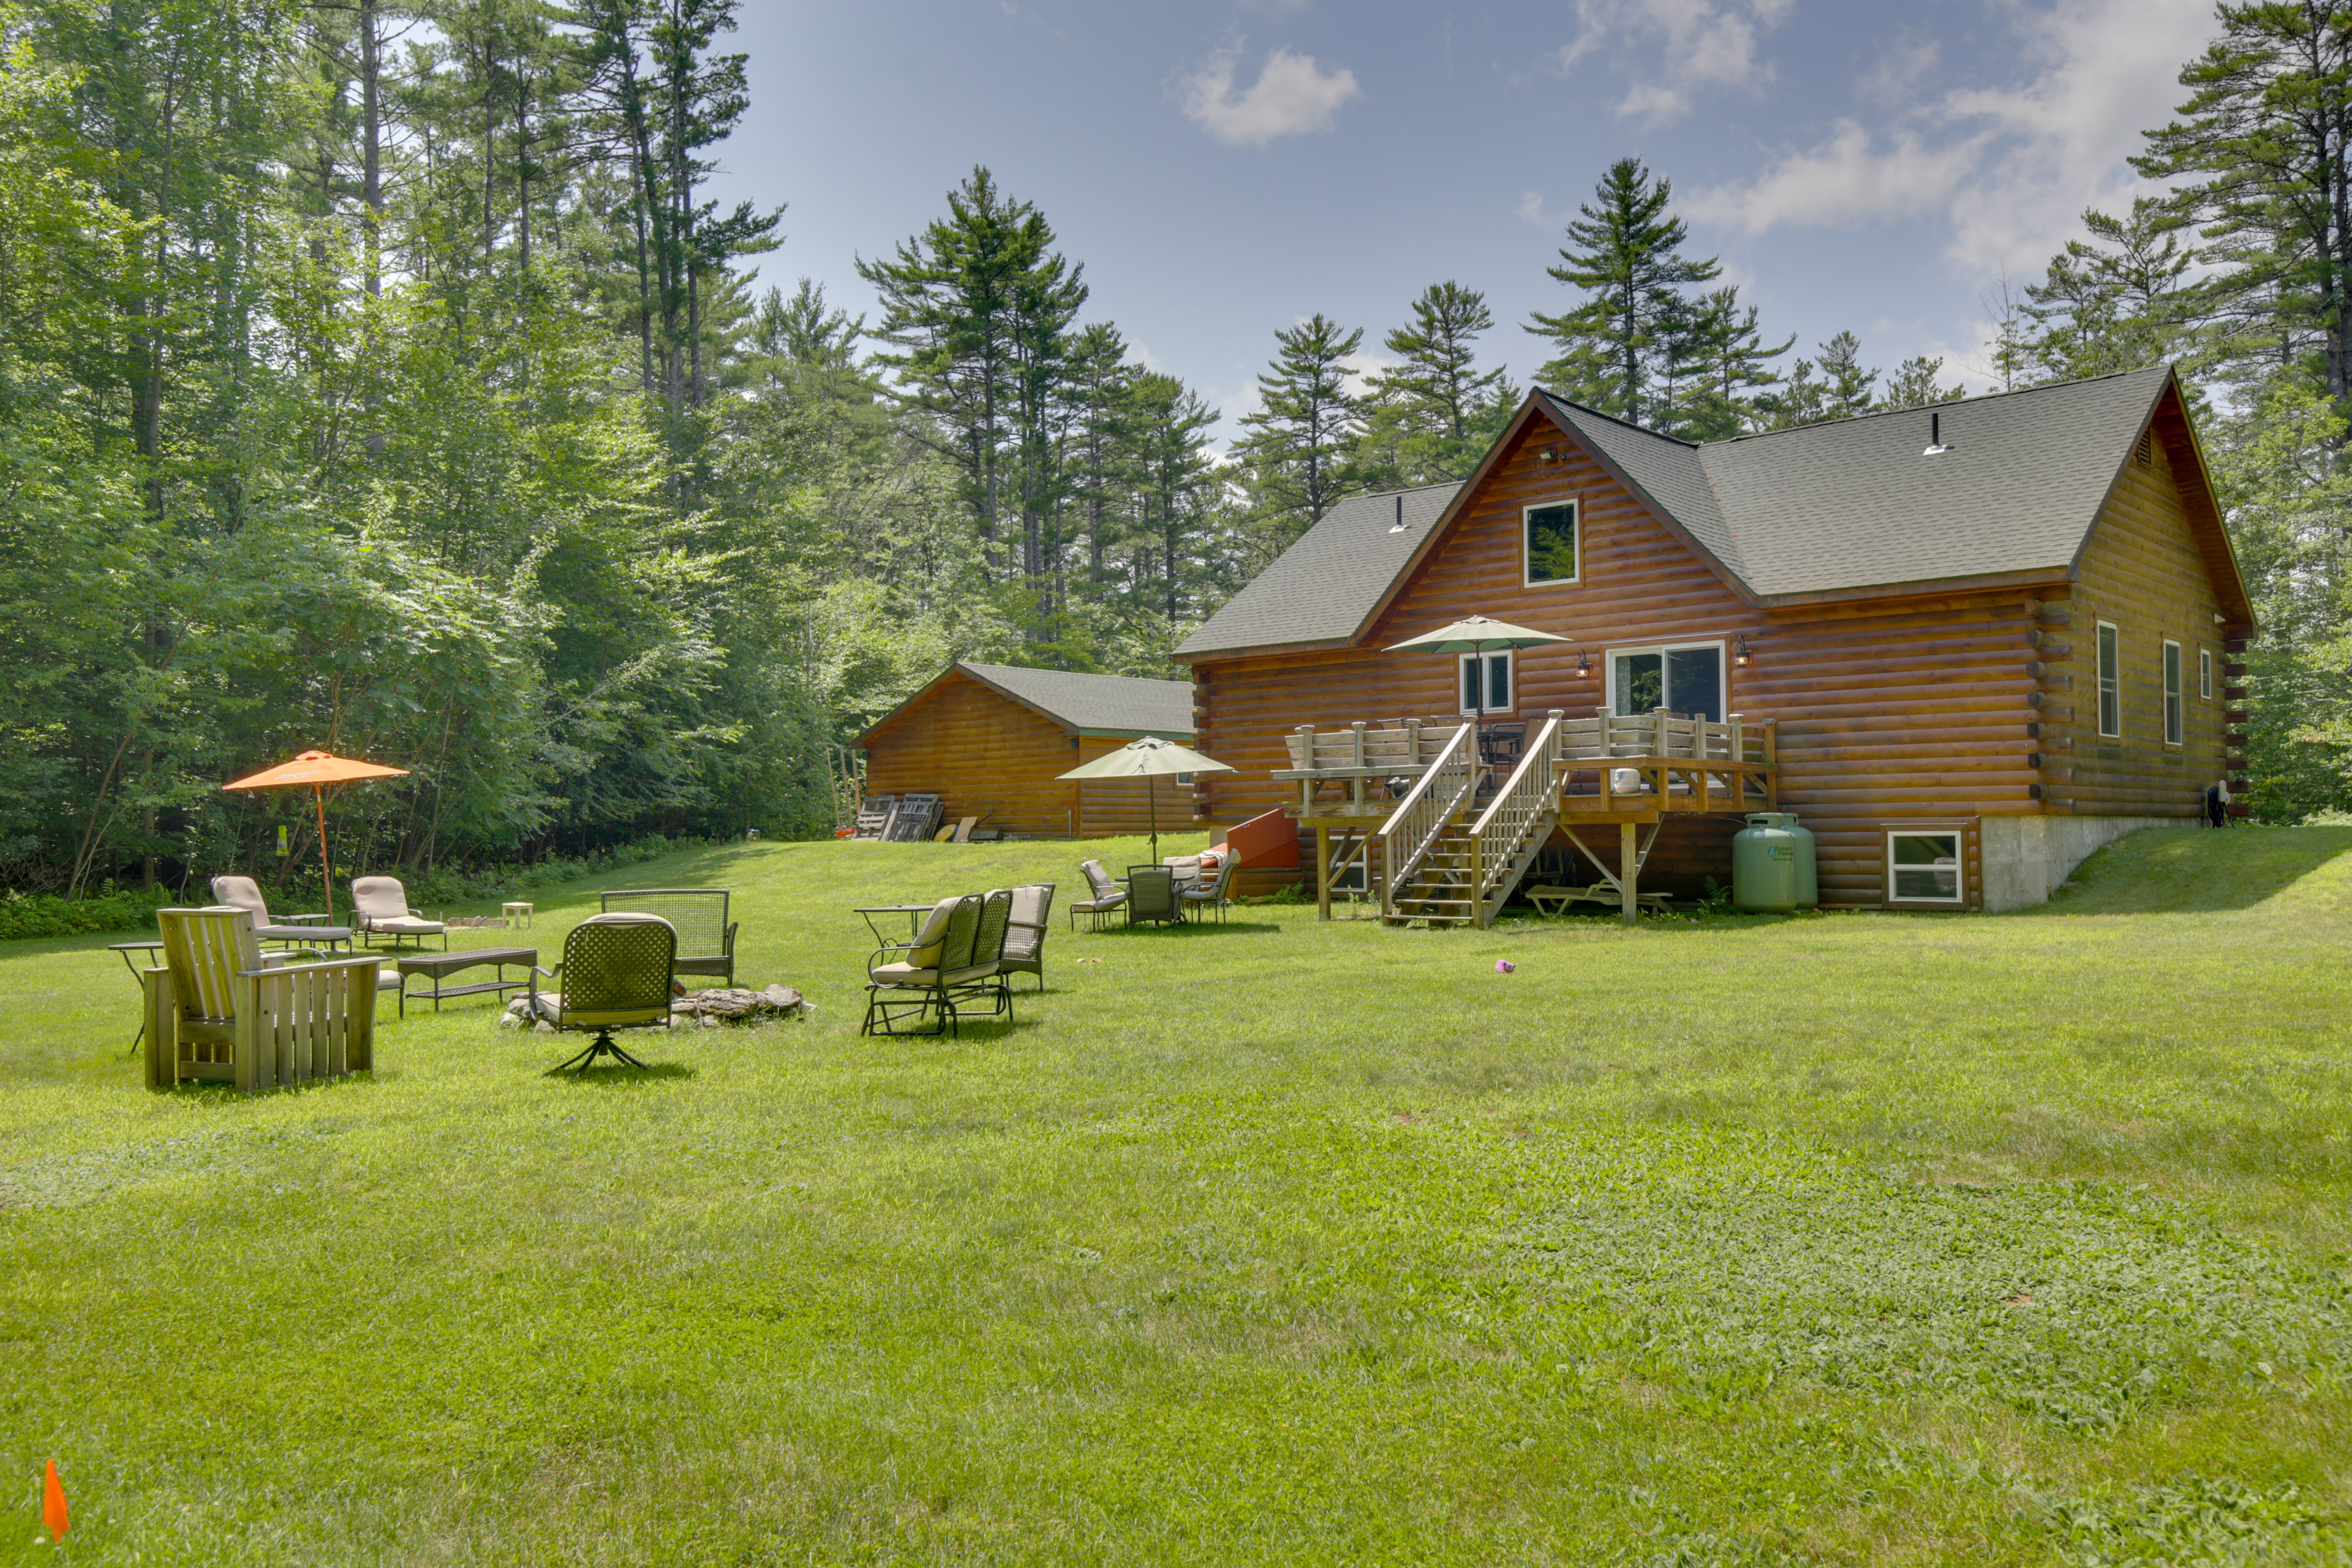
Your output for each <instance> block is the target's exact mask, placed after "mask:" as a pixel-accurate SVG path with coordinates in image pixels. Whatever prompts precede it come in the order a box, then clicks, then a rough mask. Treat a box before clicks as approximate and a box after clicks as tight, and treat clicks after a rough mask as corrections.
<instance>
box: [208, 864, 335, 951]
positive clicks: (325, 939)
mask: <svg viewBox="0 0 2352 1568" xmlns="http://www.w3.org/2000/svg"><path fill="white" fill-rule="evenodd" d="M213 902H215V904H226V905H227V906H228V907H229V908H230V909H234V910H244V911H245V912H246V913H247V914H249V915H251V916H252V917H253V936H254V940H255V941H256V942H293V943H296V944H298V945H299V946H302V947H312V946H319V947H348V946H350V945H351V941H352V928H351V927H349V926H307V925H280V924H278V922H277V921H272V920H271V919H270V918H269V901H268V900H267V899H264V898H263V897H262V896H261V884H260V883H258V882H257V881H255V880H254V879H252V878H250V877H215V878H214V879H213Z"/></svg>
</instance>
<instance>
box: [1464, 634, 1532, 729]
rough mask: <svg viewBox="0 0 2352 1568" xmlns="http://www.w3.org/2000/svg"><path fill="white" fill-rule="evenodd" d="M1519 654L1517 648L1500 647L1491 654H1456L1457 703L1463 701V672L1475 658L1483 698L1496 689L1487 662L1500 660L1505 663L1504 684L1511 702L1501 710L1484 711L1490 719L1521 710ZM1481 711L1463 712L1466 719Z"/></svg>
mask: <svg viewBox="0 0 2352 1568" xmlns="http://www.w3.org/2000/svg"><path fill="white" fill-rule="evenodd" d="M1517 653H1518V650H1517V648H1507V647H1498V648H1496V649H1495V650H1494V651H1493V652H1491V653H1465V654H1456V655H1455V656H1454V701H1455V702H1457V703H1459V702H1460V701H1461V700H1462V687H1463V673H1462V672H1463V670H1464V669H1465V668H1466V667H1467V666H1468V665H1469V663H1470V661H1471V660H1472V659H1474V658H1475V659H1477V660H1478V661H1479V669H1478V679H1479V688H1478V689H1479V694H1480V695H1481V696H1486V695H1489V694H1491V693H1492V692H1493V691H1494V689H1495V687H1494V676H1493V675H1492V674H1491V673H1490V672H1489V671H1488V670H1487V669H1486V660H1488V659H1490V658H1499V659H1501V660H1502V661H1503V684H1504V685H1505V686H1506V687H1507V688H1508V689H1509V693H1510V699H1511V700H1510V701H1509V702H1507V703H1506V704H1504V705H1503V706H1502V707H1500V708H1488V709H1486V710H1484V711H1485V712H1486V714H1487V716H1488V717H1490V718H1491V717H1492V716H1494V715H1495V714H1497V713H1516V712H1517V711H1518V710H1519V661H1518V658H1517ZM1480 711H1481V710H1478V709H1475V708H1464V709H1463V710H1461V712H1462V716H1463V717H1464V718H1465V719H1469V718H1475V716H1476V715H1477V714H1478V713H1479V712H1480Z"/></svg>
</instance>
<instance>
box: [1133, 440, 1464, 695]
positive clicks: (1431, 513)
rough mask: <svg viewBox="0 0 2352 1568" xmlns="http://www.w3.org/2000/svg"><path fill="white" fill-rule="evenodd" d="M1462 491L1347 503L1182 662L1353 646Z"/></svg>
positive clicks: (1240, 597)
mask: <svg viewBox="0 0 2352 1568" xmlns="http://www.w3.org/2000/svg"><path fill="white" fill-rule="evenodd" d="M1460 489H1462V486H1461V485H1460V484H1459V483H1458V482H1457V483H1451V484H1443V485H1423V487H1422V488H1421V489H1412V490H1387V491H1383V492H1382V493H1381V494H1379V495H1365V496H1350V497H1349V498H1348V499H1347V500H1343V501H1341V502H1339V505H1337V506H1335V507H1333V508H1332V509H1331V510H1329V511H1327V512H1325V513H1324V514H1323V517H1322V521H1319V522H1318V523H1316V525H1315V526H1314V527H1312V528H1310V529H1308V530H1307V531H1306V532H1305V533H1303V534H1301V535H1299V537H1298V539H1297V542H1295V543H1293V544H1292V545H1291V547H1290V548H1289V549H1287V550H1286V551H1284V552H1282V553H1281V555H1279V556H1278V557H1276V560H1275V562H1274V564H1272V565H1271V566H1268V567H1267V568H1266V569H1265V571H1263V572H1261V573H1259V574H1257V575H1256V576H1255V577H1254V578H1252V579H1251V580H1250V582H1249V584H1248V585H1247V586H1245V587H1244V588H1243V589H1242V591H1241V592H1240V593H1238V594H1235V595H1234V596H1233V597H1232V598H1230V599H1228V600H1226V601H1225V605H1224V608H1223V609H1221V610H1219V611H1218V612H1217V613H1216V614H1215V615H1213V616H1210V617H1209V619H1208V621H1207V623H1206V624H1205V625H1203V626H1202V627H1201V628H1200V629H1199V630H1197V631H1195V632H1194V633H1193V634H1192V636H1191V637H1187V638H1185V639H1184V641H1183V642H1182V643H1181V645H1180V646H1179V647H1177V649H1176V652H1177V654H1178V656H1179V657H1181V656H1182V655H1185V654H1188V653H1206V652H1211V651H1222V650H1225V649H1230V648H1244V647H1275V646H1279V645H1283V644H1288V643H1317V642H1347V641H1349V640H1350V639H1352V638H1353V637H1355V636H1356V634H1357V633H1358V632H1359V631H1360V630H1361V629H1362V627H1363V622H1364V617H1365V616H1367V615H1369V614H1370V611H1371V608H1372V606H1373V605H1377V604H1379V603H1380V601H1381V595H1384V594H1386V593H1387V592H1388V590H1389V584H1391V583H1393V582H1395V581H1396V577H1397V574H1398V573H1400V572H1402V571H1403V570H1404V568H1405V563H1407V562H1408V561H1410V560H1411V559H1412V552H1413V549H1414V547H1415V546H1417V545H1419V544H1420V543H1421V542H1422V541H1423V539H1424V538H1426V537H1427V536H1428V533H1429V529H1430V526H1431V525H1432V524H1433V523H1434V522H1436V521H1437V520H1438V519H1439V518H1441V517H1443V516H1444V515H1445V509H1446V507H1447V506H1448V505H1450V504H1451V503H1452V501H1453V500H1454V495H1455V493H1456V492H1457V491H1459V490H1460ZM1398 521H1402V522H1403V523H1404V528H1403V530H1402V531H1398V530H1397V527H1396V525H1397V523H1398Z"/></svg>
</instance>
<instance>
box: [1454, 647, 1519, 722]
mask: <svg viewBox="0 0 2352 1568" xmlns="http://www.w3.org/2000/svg"><path fill="white" fill-rule="evenodd" d="M1460 685H1461V689H1462V711H1464V712H1465V713H1477V712H1481V711H1484V712H1487V713H1508V712H1509V711H1510V710H1511V650H1510V649H1509V648H1504V649H1502V650H1500V651H1499V652H1496V653H1465V654H1464V655H1463V656H1462V679H1461V682H1460Z"/></svg>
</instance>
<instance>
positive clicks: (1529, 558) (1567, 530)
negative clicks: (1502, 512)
mask: <svg viewBox="0 0 2352 1568" xmlns="http://www.w3.org/2000/svg"><path fill="white" fill-rule="evenodd" d="M1522 548H1523V549H1524V551H1525V552H1526V564H1527V574H1526V577H1525V579H1524V580H1525V582H1526V584H1527V585H1528V587H1530V588H1534V587H1539V586H1542V585H1545V584H1556V583H1573V582H1575V581H1576V580H1577V577H1578V568H1579V565H1580V563H1579V561H1578V559H1577V542H1576V503H1575V502H1574V501H1572V500H1558V501H1546V502H1544V503H1543V504H1542V505H1540V506H1531V507H1529V508H1528V509H1527V523H1526V530H1525V534H1524V538H1523V540H1522Z"/></svg>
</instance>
